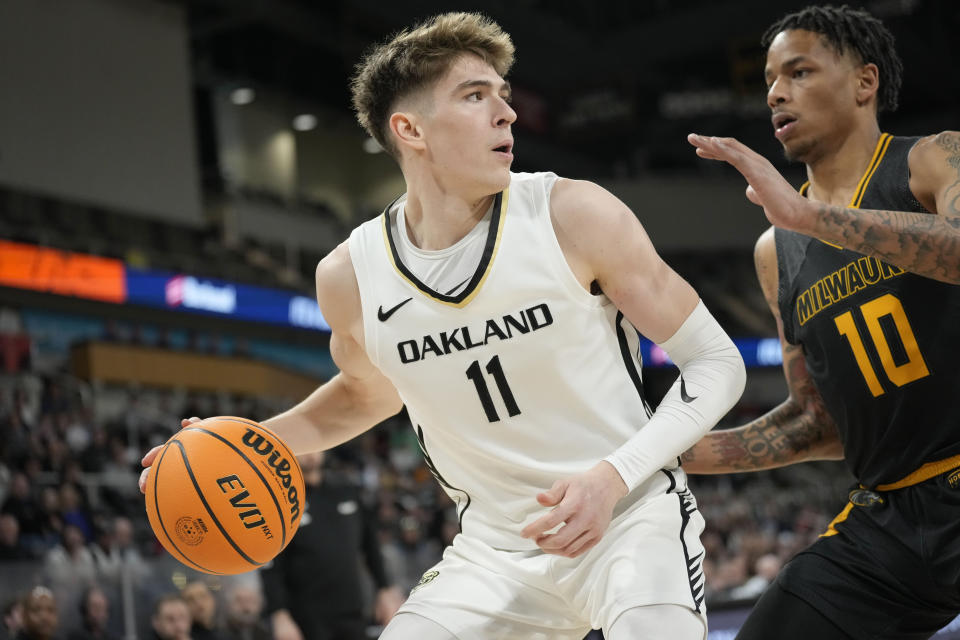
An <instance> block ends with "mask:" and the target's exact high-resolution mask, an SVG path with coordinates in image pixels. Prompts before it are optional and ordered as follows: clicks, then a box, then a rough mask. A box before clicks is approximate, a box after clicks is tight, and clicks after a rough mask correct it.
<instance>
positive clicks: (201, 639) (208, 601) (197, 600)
mask: <svg viewBox="0 0 960 640" xmlns="http://www.w3.org/2000/svg"><path fill="white" fill-rule="evenodd" d="M180 595H181V596H183V599H184V601H186V603H187V606H188V607H189V609H190V619H191V620H192V621H193V624H192V626H191V627H190V634H191V636H192V637H193V640H226V636H225V635H224V634H223V633H221V632H220V629H219V625H218V624H217V599H216V598H214V597H213V594H212V593H210V587H208V586H207V584H206V583H205V582H201V581H200V580H195V581H193V582H188V583H187V584H186V586H184V587H183V589H182V590H181V591H180Z"/></svg>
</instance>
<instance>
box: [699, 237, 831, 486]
mask: <svg viewBox="0 0 960 640" xmlns="http://www.w3.org/2000/svg"><path fill="white" fill-rule="evenodd" d="M754 257H755V260H756V265H757V275H758V276H759V278H760V285H761V287H762V288H763V293H764V297H766V299H767V304H768V305H770V310H771V311H772V312H773V315H774V317H775V318H776V321H777V331H778V333H779V335H780V345H781V347H782V349H783V371H784V374H785V376H786V378H787V386H788V387H789V389H790V397H789V398H787V400H786V401H785V402H783V403H782V404H780V405H779V406H777V407H776V408H774V409H773V410H772V411H770V412H769V413H767V414H765V415H763V416H761V417H759V418H757V419H756V420H754V421H752V422H750V423H748V424H746V425H743V426H741V427H737V428H734V429H721V430H715V431H711V432H710V433H708V434H707V435H706V436H704V437H703V439H701V440H700V441H699V442H698V443H697V444H695V445H694V446H693V447H691V448H690V449H688V450H687V451H686V452H684V453H683V455H682V456H681V460H682V461H683V468H684V469H685V470H686V471H687V472H688V473H733V472H737V471H759V470H760V469H771V468H773V467H782V466H786V465H788V464H793V463H795V462H802V461H805V460H836V459H841V458H843V449H842V446H841V444H840V437H839V434H838V433H837V429H836V426H835V425H834V423H833V420H832V419H831V418H830V416H829V415H828V414H827V410H826V408H825V407H824V405H823V400H822V399H821V398H820V394H819V393H818V392H817V390H816V388H815V387H814V385H813V380H812V379H811V378H810V374H808V373H807V368H806V364H805V363H804V360H803V349H802V348H801V347H799V346H797V345H792V344H790V343H789V342H787V341H786V340H785V339H784V337H783V322H782V320H781V318H780V308H779V305H778V304H777V287H778V282H777V280H778V278H777V254H776V245H775V243H774V237H773V229H772V228H771V229H769V230H768V231H767V232H766V233H764V234H763V235H762V236H760V240H759V241H758V242H757V248H756V252H755V254H754Z"/></svg>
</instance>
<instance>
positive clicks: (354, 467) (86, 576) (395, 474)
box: [0, 372, 848, 640]
mask: <svg viewBox="0 0 960 640" xmlns="http://www.w3.org/2000/svg"><path fill="white" fill-rule="evenodd" d="M284 405H285V402H284V401H281V400H272V399H269V398H251V397H241V396H235V395H226V394H197V393H191V392H186V391H177V390H155V389H138V388H131V387H120V386H102V385H91V384H89V383H86V382H84V381H81V380H78V379H75V378H73V377H72V376H69V375H67V374H49V375H38V374H36V373H33V372H17V373H6V374H0V433H2V439H0V563H3V573H4V577H5V579H4V580H2V581H0V596H2V597H3V625H0V639H3V638H8V637H9V638H13V637H16V638H36V639H39V638H51V637H53V638H70V639H73V638H76V639H80V638H121V637H124V638H132V637H140V638H144V637H151V634H153V636H152V637H156V638H179V639H183V638H187V637H193V638H195V639H196V638H242V639H247V638H251V639H254V638H270V637H271V630H272V627H273V626H274V624H275V623H276V618H275V617H271V615H270V613H271V612H270V611H269V610H268V608H269V607H268V605H269V602H268V600H269V598H265V595H269V594H264V593H263V588H262V580H261V577H260V575H258V573H257V572H254V573H251V574H248V575H246V576H240V577H239V578H237V579H224V578H213V577H210V576H202V575H200V574H195V573H192V572H191V571H190V570H188V569H186V567H184V566H182V565H180V564H179V563H177V562H176V561H174V560H172V559H171V558H169V556H167V555H166V554H165V552H163V550H162V548H161V547H160V546H159V544H158V543H157V542H156V540H155V538H154V537H153V535H152V532H151V531H150V528H149V525H148V524H147V520H146V515H145V513H144V508H143V499H142V496H141V495H140V493H139V491H138V489H137V476H138V475H139V471H140V464H139V462H140V458H141V456H142V455H143V453H144V452H145V451H147V450H148V449H149V448H150V447H152V446H153V445H155V444H158V443H162V442H163V441H165V440H166V439H167V438H169V437H170V435H171V434H172V433H173V432H174V430H175V429H177V428H178V427H179V422H180V418H182V417H189V416H213V415H241V416H246V417H250V418H253V419H265V418H267V417H269V416H271V415H273V414H275V413H277V412H279V411H280V410H282V409H284V408H285V406H284ZM762 410H763V408H740V409H738V410H736V412H735V413H734V414H733V415H731V416H730V417H729V418H728V420H729V422H730V424H736V423H739V422H741V421H742V420H745V419H748V418H750V417H751V416H752V415H756V414H757V413H758V412H760V411H762ZM324 477H325V478H327V479H329V481H330V482H333V483H336V484H337V485H341V486H352V487H355V488H356V489H357V491H358V494H357V495H358V496H359V500H360V501H361V502H362V503H363V505H362V506H363V507H364V508H365V509H367V510H368V511H369V512H370V513H371V514H372V518H373V525H374V530H375V536H376V538H375V539H376V543H377V545H378V550H379V553H380V555H381V562H382V566H383V572H384V573H385V575H386V576H387V578H386V580H387V583H388V584H389V585H390V586H392V587H394V588H396V590H397V593H403V594H405V593H407V592H408V591H409V589H410V588H412V587H413V586H414V585H415V584H416V583H417V581H418V580H419V579H420V577H421V575H422V573H423V572H424V571H425V570H426V569H427V568H429V567H430V566H431V565H432V564H434V563H435V562H437V561H438V560H439V559H440V555H441V552H442V550H443V548H444V546H446V545H447V544H449V543H450V541H451V540H452V538H453V536H455V535H456V533H457V531H458V523H457V513H456V509H455V507H454V505H453V503H452V502H451V501H450V500H449V499H448V498H447V497H446V495H445V494H444V493H443V492H442V490H441V489H440V487H439V485H438V484H437V482H436V481H435V480H434V479H433V477H432V476H431V474H430V471H429V470H428V469H427V467H426V465H425V464H424V462H423V456H422V454H421V452H420V448H419V445H418V443H417V440H416V436H415V435H414V433H413V431H412V429H410V426H409V423H408V421H407V419H406V417H405V415H404V414H401V415H399V416H397V417H395V418H393V419H391V420H389V421H388V422H387V423H385V424H383V425H381V426H380V427H378V428H376V429H374V430H372V431H370V432H368V433H367V434H365V435H364V436H362V437H360V438H358V439H356V440H355V441H353V442H350V443H347V444H346V445H344V446H342V447H339V448H338V449H336V450H334V451H333V452H331V453H330V454H329V455H328V456H327V457H326V460H325V462H324ZM847 483H848V478H847V475H846V472H845V471H844V470H843V468H842V466H841V465H839V464H836V463H816V464H807V465H799V466H797V467H795V468H787V469H783V470H778V471H774V472H766V473H758V474H746V475H737V476H699V477H693V478H691V483H690V484H691V487H692V489H693V490H694V493H695V494H696V496H697V498H698V501H699V505H700V508H701V510H702V511H703V514H704V517H705V518H706V521H707V529H706V531H705V533H704V537H703V539H704V544H705V546H706V549H707V560H706V561H705V564H704V567H705V572H706V578H707V600H708V604H709V606H712V607H717V606H720V605H722V604H723V603H724V602H731V601H738V602H739V601H749V600H752V599H755V598H756V597H757V596H758V595H759V594H760V593H761V592H762V591H763V589H764V588H765V587H766V585H767V584H768V583H769V582H770V580H771V579H772V578H773V576H775V575H776V573H777V571H778V570H779V568H780V567H781V566H782V565H783V563H784V562H786V561H787V560H789V558H790V557H791V556H792V555H793V554H795V553H796V552H797V551H798V550H799V549H801V548H803V547H804V546H806V545H808V544H809V543H810V542H811V541H812V540H814V539H815V538H816V536H817V535H819V534H820V533H822V532H823V531H824V530H825V528H826V526H827V524H828V522H829V521H830V520H831V519H832V517H833V516H834V514H835V513H837V512H838V511H839V510H840V508H842V506H843V504H842V500H843V496H844V495H846V492H845V490H844V489H845V488H846V485H847ZM321 524H322V523H321ZM367 553H368V555H369V553H370V552H369V550H368V551H367ZM367 566H370V565H369V564H368V565H367ZM320 570H321V571H322V567H321V568H320ZM358 570H359V569H358ZM376 572H377V571H374V573H376ZM365 573H370V572H369V571H365ZM383 582H384V580H383V578H380V579H375V577H374V578H371V577H370V576H367V577H365V578H364V582H363V584H364V603H365V604H364V607H365V609H364V615H365V618H366V619H367V620H368V621H369V623H370V625H371V633H375V632H376V624H377V622H378V620H377V618H376V617H375V615H374V613H375V612H374V606H375V604H376V603H377V597H376V596H377V593H378V589H381V588H382V587H384V586H385V584H383ZM312 597H314V598H323V595H322V594H316V593H314V594H312ZM51 603H53V604H52V605H51ZM394 608H395V605H394ZM51 611H53V612H54V613H55V614H56V615H53V619H52V620H53V621H52V622H51ZM381 621H382V616H381ZM271 623H273V624H271ZM184 625H186V629H187V630H186V631H182V629H181V628H182V627H183V626H184ZM191 627H192V631H191V630H190V628H191ZM131 634H138V635H131ZM281 635H282V634H281ZM279 638H280V636H278V640H279ZM283 638H284V640H286V638H296V635H283Z"/></svg>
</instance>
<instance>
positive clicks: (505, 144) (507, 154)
mask: <svg viewBox="0 0 960 640" xmlns="http://www.w3.org/2000/svg"><path fill="white" fill-rule="evenodd" d="M493 152H494V153H495V154H497V155H498V156H499V157H500V158H502V159H504V160H508V161H509V160H513V140H512V139H507V140H504V141H502V142H500V144H498V145H497V146H495V147H494V148H493Z"/></svg>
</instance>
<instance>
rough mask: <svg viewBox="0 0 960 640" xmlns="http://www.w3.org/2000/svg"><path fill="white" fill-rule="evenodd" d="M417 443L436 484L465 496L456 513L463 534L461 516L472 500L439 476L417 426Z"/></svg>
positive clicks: (421, 428)
mask: <svg viewBox="0 0 960 640" xmlns="http://www.w3.org/2000/svg"><path fill="white" fill-rule="evenodd" d="M417 442H419V443H420V451H422V452H423V459H424V462H426V464H427V468H428V469H430V473H432V474H433V477H434V478H436V479H437V482H439V483H440V485H441V486H444V487H446V488H447V489H450V490H451V491H457V492H459V493H462V494H463V495H465V496H467V504H466V505H465V506H464V507H463V509H462V510H461V509H458V513H457V525H458V526H459V527H460V533H463V516H464V514H465V513H466V512H467V509H469V508H470V503H471V502H472V501H473V500H472V498H470V494H469V493H467V492H466V491H464V490H463V489H458V488H456V487H455V486H453V485H452V484H450V483H449V482H447V481H446V480H444V479H443V476H442V475H440V472H439V471H437V465H435V464H434V463H433V459H432V458H431V457H430V454H429V453H427V443H426V442H425V441H424V439H423V427H421V426H420V425H417ZM457 506H458V507H459V506H460V505H459V504H458V505H457Z"/></svg>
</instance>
